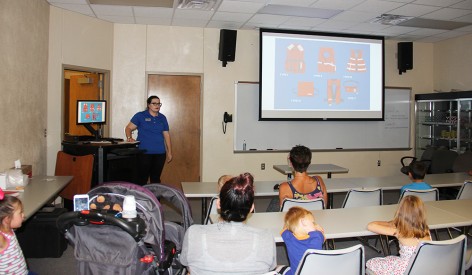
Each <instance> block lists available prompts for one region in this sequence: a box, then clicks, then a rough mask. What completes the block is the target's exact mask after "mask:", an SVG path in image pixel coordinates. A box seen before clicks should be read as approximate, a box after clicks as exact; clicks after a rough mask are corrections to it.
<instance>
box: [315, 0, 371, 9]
mask: <svg viewBox="0 0 472 275" xmlns="http://www.w3.org/2000/svg"><path fill="white" fill-rule="evenodd" d="M364 1H365V0H350V1H346V0H318V1H316V2H315V3H314V4H313V5H311V7H312V8H319V9H342V10H349V9H350V8H352V7H354V6H356V5H358V4H360V3H362V2H364Z"/></svg>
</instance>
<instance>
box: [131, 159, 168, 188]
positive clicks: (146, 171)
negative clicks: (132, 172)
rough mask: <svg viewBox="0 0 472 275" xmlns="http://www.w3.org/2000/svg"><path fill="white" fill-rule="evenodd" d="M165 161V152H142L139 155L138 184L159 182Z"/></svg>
mask: <svg viewBox="0 0 472 275" xmlns="http://www.w3.org/2000/svg"><path fill="white" fill-rule="evenodd" d="M165 162H166V154H142V155H140V156H139V181H138V184H139V185H144V184H146V183H147V182H148V178H150V183H160V182H161V173H162V169H163V168H164V164H165Z"/></svg>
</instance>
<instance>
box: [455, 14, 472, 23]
mask: <svg viewBox="0 0 472 275" xmlns="http://www.w3.org/2000/svg"><path fill="white" fill-rule="evenodd" d="M452 21H458V22H469V23H472V13H469V14H467V15H465V16H461V17H458V18H455V19H454V20H452Z"/></svg>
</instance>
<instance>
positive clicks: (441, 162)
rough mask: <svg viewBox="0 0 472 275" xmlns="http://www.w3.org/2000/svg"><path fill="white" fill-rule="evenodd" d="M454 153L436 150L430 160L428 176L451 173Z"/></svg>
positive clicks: (454, 158) (455, 156) (455, 154)
mask: <svg viewBox="0 0 472 275" xmlns="http://www.w3.org/2000/svg"><path fill="white" fill-rule="evenodd" d="M458 155H459V154H457V152H456V151H452V150H436V151H434V153H433V157H432V158H431V166H430V167H429V168H430V174H442V173H452V172H453V170H452V167H453V165H454V161H455V160H456V158H457V156H458Z"/></svg>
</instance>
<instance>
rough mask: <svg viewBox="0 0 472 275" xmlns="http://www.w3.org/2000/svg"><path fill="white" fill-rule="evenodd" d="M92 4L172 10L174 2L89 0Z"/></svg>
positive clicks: (163, 0) (172, 0)
mask: <svg viewBox="0 0 472 275" xmlns="http://www.w3.org/2000/svg"><path fill="white" fill-rule="evenodd" d="M89 2H90V4H97V5H115V6H140V7H161V8H172V7H173V6H174V0H89Z"/></svg>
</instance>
